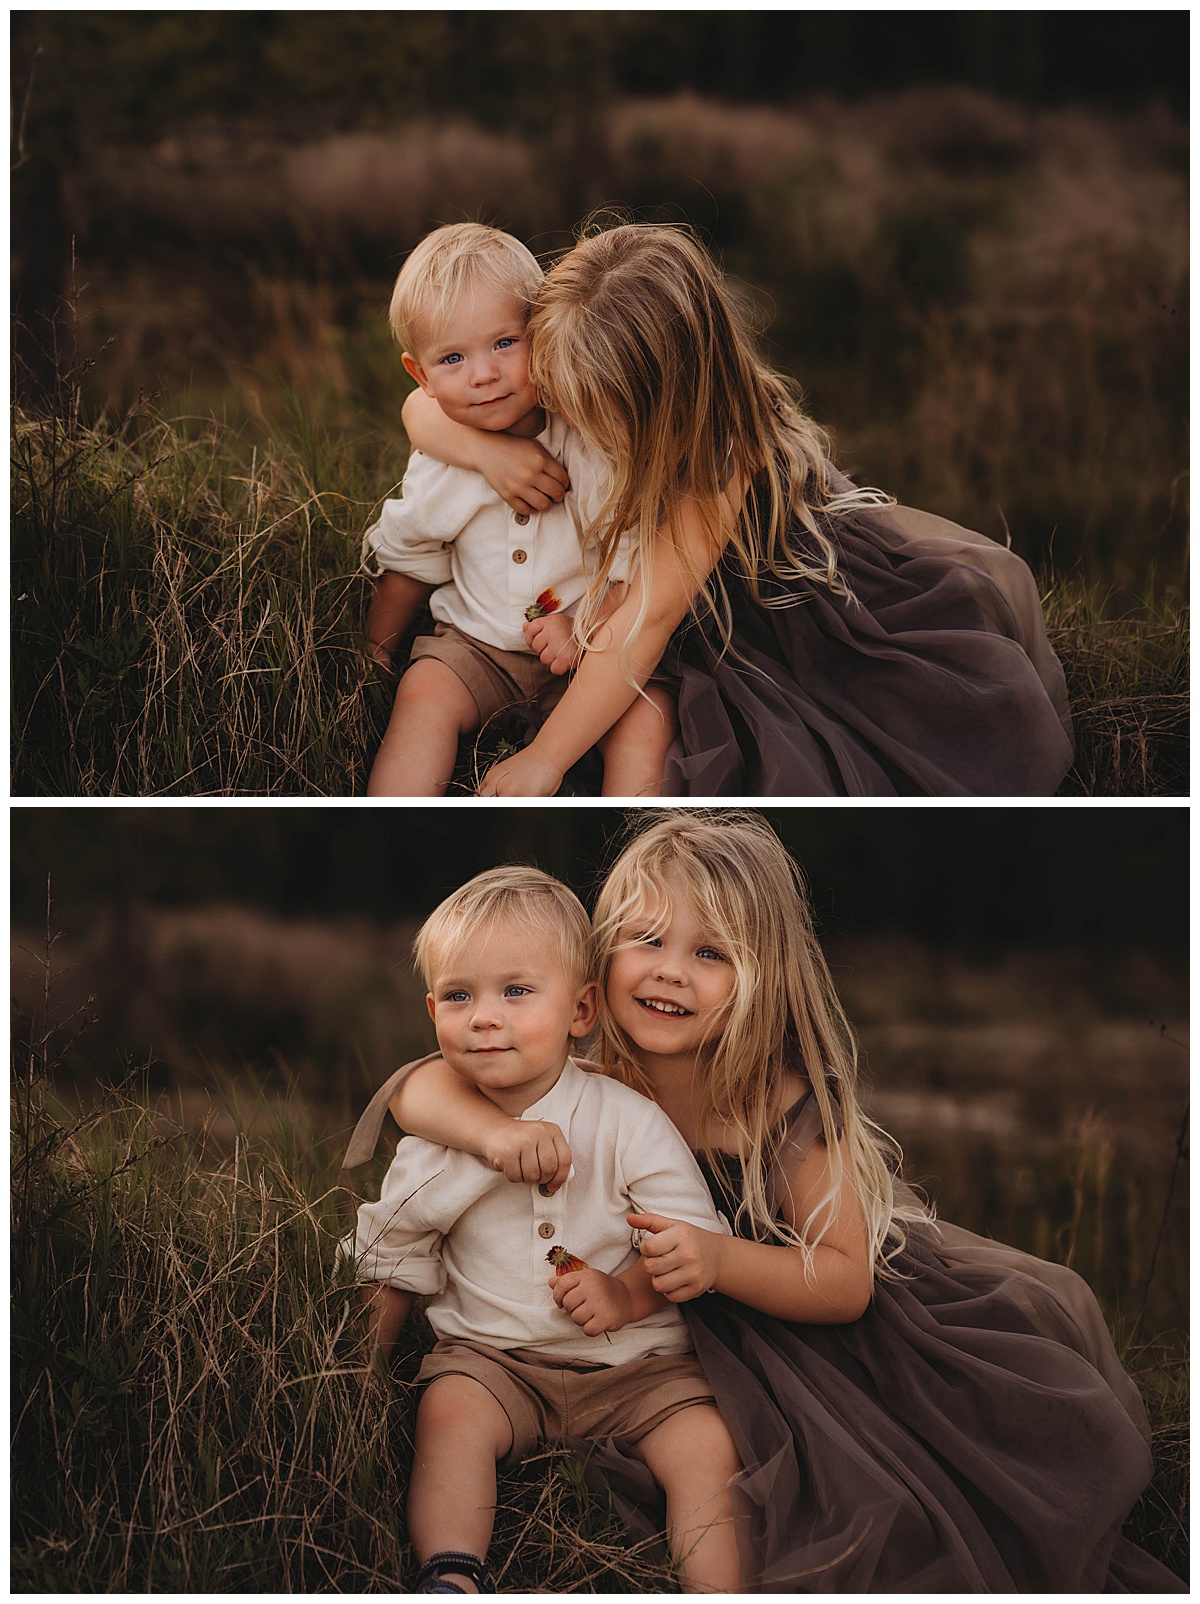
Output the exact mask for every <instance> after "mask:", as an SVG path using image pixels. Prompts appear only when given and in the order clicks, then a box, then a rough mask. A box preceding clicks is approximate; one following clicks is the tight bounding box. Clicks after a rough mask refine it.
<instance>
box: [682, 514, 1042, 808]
mask: <svg viewBox="0 0 1200 1604" xmlns="http://www.w3.org/2000/svg"><path fill="white" fill-rule="evenodd" d="M825 528H826V531H827V532H828V534H829V536H830V539H831V540H832V541H833V543H834V546H835V548H836V550H837V553H838V560H839V568H840V571H841V573H842V576H843V578H844V580H845V582H846V587H847V589H848V591H849V592H850V594H849V595H845V594H841V593H839V592H837V591H834V590H831V589H830V588H829V587H828V586H826V585H823V584H819V583H816V582H809V581H798V582H795V583H794V584H792V585H790V586H789V587H788V588H787V589H786V590H785V589H784V588H783V587H782V586H778V585H776V586H775V588H774V589H773V590H772V591H771V592H770V593H769V596H768V599H769V601H770V602H771V603H772V604H773V605H768V606H763V605H760V604H759V602H758V601H756V600H755V599H754V598H752V597H751V596H750V594H749V592H748V589H747V587H746V585H745V583H744V581H742V580H739V579H738V578H736V577H735V576H729V577H728V578H727V579H726V591H727V594H728V598H729V603H730V609H731V619H730V622H731V624H732V639H731V641H730V643H729V645H728V646H724V644H723V642H722V638H721V634H720V632H719V630H718V628H717V626H716V624H715V621H714V620H712V619H708V620H706V621H704V622H702V623H697V622H694V621H689V622H688V623H686V624H685V625H684V626H682V627H681V628H680V630H679V631H677V633H676V635H675V636H674V638H673V639H672V641H671V642H670V644H669V646H668V649H667V652H666V654H665V655H664V658H663V661H662V668H663V670H664V671H665V672H666V673H668V674H669V675H671V676H674V677H675V678H676V679H677V681H678V695H679V721H680V736H679V740H678V742H677V743H676V746H675V748H674V750H673V751H672V754H671V756H670V758H669V759H668V763H667V770H666V775H665V789H666V792H667V794H669V795H679V796H741V797H751V796H755V797H757V796H894V795H900V796H1049V795H1052V794H1053V793H1054V792H1055V791H1056V790H1057V789H1058V786H1059V785H1060V784H1061V782H1062V780H1063V778H1064V776H1065V775H1066V773H1067V770H1068V769H1069V768H1070V765H1071V760H1072V741H1071V724H1070V717H1069V714H1068V711H1067V698H1066V687H1065V682H1064V679H1063V672H1062V668H1061V666H1060V664H1059V662H1058V659H1057V658H1056V657H1055V655H1054V653H1053V651H1052V650H1051V649H1050V646H1049V644H1048V642H1047V639H1046V630H1045V624H1044V621H1043V618H1042V611H1041V603H1040V600H1039V597H1038V594H1037V587H1036V585H1035V584H1034V580H1033V576H1032V574H1031V573H1030V571H1029V569H1028V567H1027V566H1026V564H1025V563H1024V562H1023V561H1022V560H1021V559H1020V558H1019V557H1018V556H1016V555H1015V554H1014V553H1013V552H1011V551H1009V550H1008V549H1007V548H1006V547H1004V546H1000V545H997V544H996V542H995V541H992V540H988V539H987V538H986V537H985V536H983V535H979V534H975V533H974V532H973V531H971V530H968V529H963V528H960V527H959V526H958V525H957V524H952V523H949V522H947V521H946V520H945V519H944V518H936V517H934V516H932V515H931V514H929V513H922V512H916V511H914V510H913V509H911V508H906V507H891V508H886V509H884V508H879V509H876V508H867V509H862V510H858V511H854V512H850V513H841V514H836V515H834V516H831V517H828V518H826V519H825ZM775 603H779V604H783V605H774V604H775Z"/></svg>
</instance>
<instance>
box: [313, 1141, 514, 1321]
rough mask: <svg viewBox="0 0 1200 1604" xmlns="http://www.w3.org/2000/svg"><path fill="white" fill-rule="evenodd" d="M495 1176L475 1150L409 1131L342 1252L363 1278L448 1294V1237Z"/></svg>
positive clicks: (362, 1208)
mask: <svg viewBox="0 0 1200 1604" xmlns="http://www.w3.org/2000/svg"><path fill="white" fill-rule="evenodd" d="M500 1179H501V1180H503V1177H500ZM495 1181H496V1176H495V1175H494V1174H493V1172H492V1171H490V1170H489V1169H488V1168H487V1166H486V1165H484V1164H483V1163H482V1161H480V1160H478V1159H473V1158H471V1156H470V1155H469V1154H462V1153H451V1152H448V1151H447V1150H446V1149H445V1148H441V1147H437V1146H435V1145H434V1144H433V1143H431V1142H423V1141H420V1140H418V1139H417V1138H415V1137H406V1138H405V1139H404V1140H403V1141H401V1143H400V1145H399V1147H398V1148H397V1149H396V1156H395V1158H394V1159H393V1160H392V1163H391V1167H390V1168H389V1170H388V1172H387V1174H386V1175H385V1176H384V1178H383V1187H382V1189H381V1192H380V1196H379V1201H378V1202H377V1203H363V1204H362V1205H361V1206H360V1208H359V1211H358V1219H357V1221H356V1224H355V1229H354V1231H353V1232H352V1233H351V1235H349V1236H347V1237H345V1238H344V1239H343V1241H342V1243H341V1244H340V1248H339V1257H340V1258H342V1259H350V1260H352V1261H353V1263H354V1273H355V1276H356V1278H357V1279H358V1280H359V1281H383V1282H386V1284H387V1285H388V1286H390V1287H395V1288H396V1289H397V1290H398V1291H401V1292H415V1293H418V1294H419V1295H421V1296H427V1295H428V1296H432V1295H434V1294H436V1293H438V1292H441V1291H442V1289H443V1288H444V1287H445V1285H446V1271H445V1267H444V1265H443V1263H442V1239H443V1237H444V1236H445V1234H446V1232H447V1231H448V1230H449V1229H450V1227H451V1226H452V1225H453V1224H454V1222H455V1220H456V1219H457V1218H458V1216H459V1215H460V1214H461V1213H462V1211H463V1209H464V1208H465V1207H467V1206H469V1204H470V1203H472V1202H474V1201H475V1200H476V1199H477V1198H478V1197H479V1196H481V1195H482V1194H483V1193H484V1192H486V1191H488V1190H490V1189H491V1188H492V1187H493V1186H494V1185H495Z"/></svg>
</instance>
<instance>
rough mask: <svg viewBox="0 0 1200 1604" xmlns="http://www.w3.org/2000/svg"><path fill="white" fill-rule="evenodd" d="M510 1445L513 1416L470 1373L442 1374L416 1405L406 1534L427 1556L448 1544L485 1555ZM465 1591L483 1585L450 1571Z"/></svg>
mask: <svg viewBox="0 0 1200 1604" xmlns="http://www.w3.org/2000/svg"><path fill="white" fill-rule="evenodd" d="M511 1447H512V1427H511V1426H510V1425H509V1423H508V1416H507V1415H506V1414H505V1413H504V1410H503V1409H501V1407H500V1405H499V1404H498V1403H497V1402H496V1400H495V1398H493V1397H492V1395H491V1393H490V1392H489V1391H488V1390H487V1388H486V1387H485V1386H483V1385H482V1384H481V1383H480V1382H478V1381H474V1380H473V1379H472V1378H471V1377H470V1376H438V1378H437V1379H436V1380H435V1381H431V1382H430V1384H429V1386H428V1387H427V1388H426V1389H425V1392H424V1393H423V1394H422V1397H421V1402H420V1404H419V1406H418V1408H417V1442H416V1452H415V1454H414V1456H413V1469H412V1480H411V1482H410V1484H409V1490H408V1535H409V1538H410V1540H411V1542H412V1546H413V1549H414V1550H415V1552H416V1555H417V1558H418V1559H419V1560H420V1561H421V1563H422V1564H424V1563H425V1561H426V1560H427V1559H428V1558H429V1557H430V1555H431V1554H439V1553H442V1552H444V1551H445V1550H447V1549H450V1550H453V1551H457V1552H459V1553H466V1554H474V1555H476V1557H477V1558H479V1559H486V1557H487V1551H488V1544H489V1543H490V1542H491V1540H492V1525H493V1523H494V1521H495V1517H496V1461H497V1460H498V1459H502V1458H503V1457H504V1455H505V1454H506V1453H507V1452H508V1450H509V1449H510V1448H511ZM446 1575H447V1577H448V1578H449V1580H451V1581H454V1582H457V1583H458V1585H459V1586H460V1587H461V1588H462V1589H463V1590H464V1591H465V1592H467V1593H477V1592H478V1591H479V1589H478V1588H477V1587H476V1586H475V1584H474V1582H472V1581H471V1579H470V1578H469V1577H467V1576H463V1575H462V1574H461V1573H460V1572H458V1571H453V1572H451V1571H447V1572H446Z"/></svg>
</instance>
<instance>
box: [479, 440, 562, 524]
mask: <svg viewBox="0 0 1200 1604" xmlns="http://www.w3.org/2000/svg"><path fill="white" fill-rule="evenodd" d="M478 433H479V439H478V440H477V441H476V442H475V446H474V450H475V456H476V460H477V464H478V470H479V472H480V473H481V474H482V475H483V477H484V478H485V479H486V480H487V482H488V484H489V485H491V487H492V489H493V490H494V491H495V492H496V494H497V495H498V496H499V497H500V500H501V501H503V502H506V503H507V504H508V506H510V507H511V508H512V510H513V511H514V512H515V513H517V514H518V516H521V517H525V518H528V517H531V516H532V514H533V513H535V512H545V511H546V509H547V507H549V506H551V505H553V503H554V502H556V501H561V500H562V498H563V497H564V496H565V495H566V493H567V491H568V490H569V489H570V488H571V479H570V476H569V474H568V473H567V470H566V469H565V468H564V467H563V465H562V463H561V462H559V461H558V459H557V458H556V457H552V456H551V455H550V453H549V452H548V451H547V450H546V448H545V446H542V445H539V444H538V442H537V441H536V440H522V439H521V437H520V436H519V435H513V434H488V433H487V432H486V430H483V429H481V430H479V431H478Z"/></svg>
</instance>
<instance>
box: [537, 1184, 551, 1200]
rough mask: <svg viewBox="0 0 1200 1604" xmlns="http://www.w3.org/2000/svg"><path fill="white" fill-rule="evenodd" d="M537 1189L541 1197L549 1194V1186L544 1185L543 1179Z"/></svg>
mask: <svg viewBox="0 0 1200 1604" xmlns="http://www.w3.org/2000/svg"><path fill="white" fill-rule="evenodd" d="M538 1191H539V1192H540V1193H541V1194H542V1196H543V1197H549V1196H550V1188H549V1187H548V1186H547V1185H546V1183H545V1181H542V1182H541V1183H540V1184H539V1186H538Z"/></svg>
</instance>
